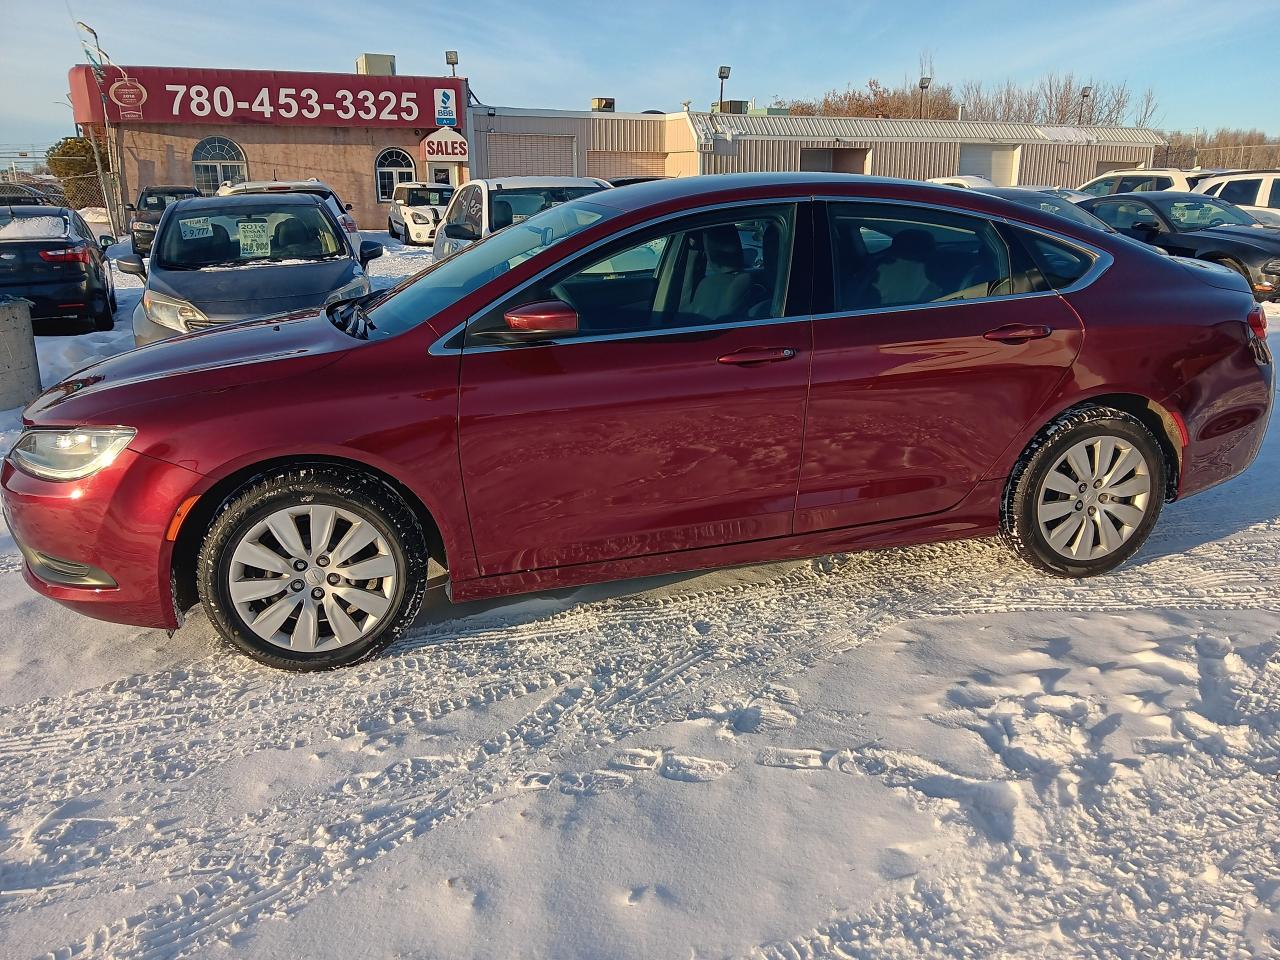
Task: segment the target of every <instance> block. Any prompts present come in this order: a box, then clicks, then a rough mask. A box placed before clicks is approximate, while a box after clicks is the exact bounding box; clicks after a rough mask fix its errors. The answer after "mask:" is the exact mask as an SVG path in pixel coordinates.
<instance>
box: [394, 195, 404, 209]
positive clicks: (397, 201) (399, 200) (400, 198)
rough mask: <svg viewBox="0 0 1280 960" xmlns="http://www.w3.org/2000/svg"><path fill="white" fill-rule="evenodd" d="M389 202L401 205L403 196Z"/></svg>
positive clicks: (402, 204)
mask: <svg viewBox="0 0 1280 960" xmlns="http://www.w3.org/2000/svg"><path fill="white" fill-rule="evenodd" d="M391 202H392V203H394V204H395V205H396V206H397V207H403V206H404V197H399V198H398V199H395V200H392V201H391Z"/></svg>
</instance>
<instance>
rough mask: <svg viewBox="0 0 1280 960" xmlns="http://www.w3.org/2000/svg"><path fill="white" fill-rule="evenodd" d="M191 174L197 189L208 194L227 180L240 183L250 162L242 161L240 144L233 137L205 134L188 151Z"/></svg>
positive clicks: (213, 192)
mask: <svg viewBox="0 0 1280 960" xmlns="http://www.w3.org/2000/svg"><path fill="white" fill-rule="evenodd" d="M191 173H192V176H193V177H194V178H195V186H196V189H197V190H199V191H200V192H201V193H203V194H204V195H205V196H206V197H211V196H213V195H214V194H215V193H217V192H218V187H220V186H222V184H224V183H226V182H228V181H229V182H231V183H243V182H244V181H246V180H248V179H249V165H248V164H247V163H245V162H244V151H243V150H241V149H240V144H238V143H236V142H235V141H234V140H228V139H227V138H226V137H205V138H204V139H203V140H201V141H200V142H199V143H197V144H196V148H195V150H193V151H192V152H191Z"/></svg>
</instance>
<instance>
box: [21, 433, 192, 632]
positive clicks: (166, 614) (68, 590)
mask: <svg viewBox="0 0 1280 960" xmlns="http://www.w3.org/2000/svg"><path fill="white" fill-rule="evenodd" d="M200 480H201V478H200V475H199V474H196V473H194V472H192V471H190V470H187V469H185V468H184V467H179V466H176V465H174V464H171V463H166V462H164V461H163V460H156V459H154V458H152V457H147V456H144V455H141V454H136V453H133V452H132V451H129V450H126V451H125V452H124V453H123V454H121V455H120V456H119V457H118V458H117V459H116V461H115V462H114V463H113V464H111V466H109V467H107V468H106V469H105V470H102V471H101V472H99V473H97V474H95V475H94V476H92V477H89V478H87V479H85V480H81V481H72V482H52V481H48V480H40V479H38V478H36V477H33V476H30V475H29V474H26V473H23V472H22V471H21V470H18V469H17V468H16V467H14V465H13V464H12V462H10V461H9V460H5V461H4V465H3V467H2V468H0V492H2V495H3V505H4V516H5V520H6V522H7V523H8V525H9V531H10V533H11V534H12V535H13V538H14V541H15V542H16V543H17V544H18V547H19V549H20V550H21V551H22V554H23V558H24V560H25V569H24V576H25V578H26V581H27V583H29V584H30V585H31V586H32V588H33V589H35V590H36V592H37V593H40V594H42V595H44V596H46V597H48V598H49V599H51V600H55V601H57V602H58V603H61V604H63V605H64V606H67V607H70V608H71V609H73V610H76V611H77V612H79V613H83V614H85V615H86V616H90V617H94V618H96V619H99V620H109V621H112V622H115V623H128V624H134V625H137V626H143V627H159V628H164V629H173V628H175V627H177V626H178V615H177V613H176V611H175V609H174V602H173V591H172V585H171V583H170V573H169V571H170V566H171V558H172V548H173V544H172V543H171V542H169V541H168V540H167V539H166V532H167V531H168V529H169V525H170V523H171V522H172V521H173V517H174V514H175V513H176V512H177V510H178V506H179V505H180V504H181V503H182V501H183V499H185V498H186V497H187V496H188V495H189V493H190V491H191V490H192V489H193V488H194V487H195V486H196V485H197V484H198V483H199V482H200Z"/></svg>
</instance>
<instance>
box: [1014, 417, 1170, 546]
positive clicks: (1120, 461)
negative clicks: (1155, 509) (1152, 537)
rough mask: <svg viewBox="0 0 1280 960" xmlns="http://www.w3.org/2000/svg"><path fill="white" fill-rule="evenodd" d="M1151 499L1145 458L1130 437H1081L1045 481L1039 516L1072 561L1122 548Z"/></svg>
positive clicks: (1051, 541) (1052, 540)
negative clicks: (1129, 439)
mask: <svg viewBox="0 0 1280 960" xmlns="http://www.w3.org/2000/svg"><path fill="white" fill-rule="evenodd" d="M1150 501H1151V471H1150V469H1149V468H1148V466H1147V461H1146V458H1145V457H1143V455H1142V454H1141V453H1140V452H1139V451H1138V449H1137V448H1136V447H1135V446H1134V445H1133V444H1131V443H1129V442H1128V441H1127V440H1122V439H1121V438H1119V437H1111V436H1102V437H1090V438H1089V439H1088V440H1081V441H1080V442H1079V443H1077V444H1075V445H1074V446H1072V447H1071V448H1070V449H1069V450H1067V452H1066V453H1064V454H1063V455H1062V456H1061V457H1059V458H1058V462H1057V463H1055V464H1054V465H1053V469H1052V470H1050V471H1049V473H1048V474H1047V475H1046V476H1045V478H1044V482H1043V483H1042V484H1041V485H1040V492H1039V496H1038V497H1037V500H1036V521H1037V522H1038V523H1039V524H1040V532H1041V533H1042V534H1044V538H1045V539H1046V540H1047V541H1048V542H1049V546H1050V547H1052V548H1053V549H1054V550H1055V551H1057V552H1058V553H1059V554H1061V555H1062V556H1064V557H1070V558H1071V559H1073V560H1092V559H1097V558H1098V557H1105V556H1107V554H1109V553H1112V552H1114V551H1116V550H1118V549H1119V548H1120V547H1121V546H1122V545H1123V544H1124V543H1125V541H1127V540H1128V539H1129V538H1130V537H1132V536H1133V534H1134V531H1135V530H1137V529H1138V526H1139V525H1140V524H1141V523H1142V518H1143V517H1145V516H1146V515H1147V506H1148V504H1149V503H1150Z"/></svg>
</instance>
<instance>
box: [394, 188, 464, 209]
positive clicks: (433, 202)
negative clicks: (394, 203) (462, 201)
mask: <svg viewBox="0 0 1280 960" xmlns="http://www.w3.org/2000/svg"><path fill="white" fill-rule="evenodd" d="M396 199H397V200H403V201H404V202H405V203H406V204H407V205H408V206H410V207H445V206H448V205H449V201H450V200H452V199H453V187H396Z"/></svg>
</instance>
